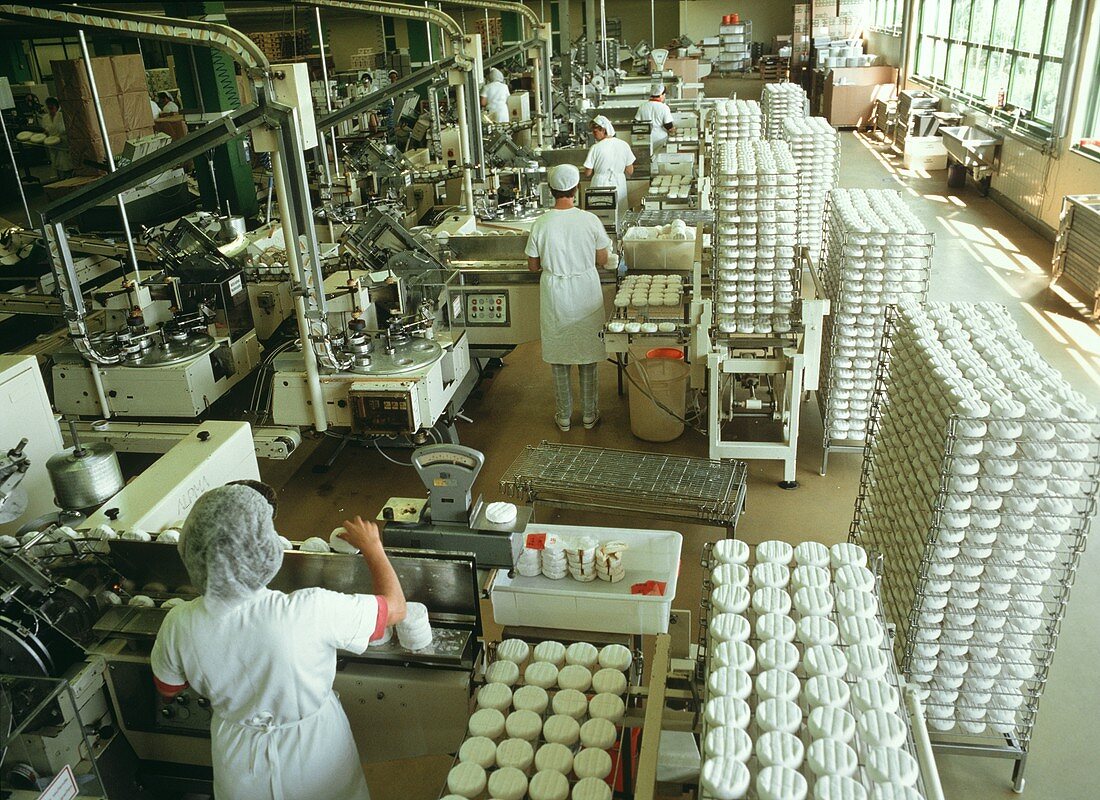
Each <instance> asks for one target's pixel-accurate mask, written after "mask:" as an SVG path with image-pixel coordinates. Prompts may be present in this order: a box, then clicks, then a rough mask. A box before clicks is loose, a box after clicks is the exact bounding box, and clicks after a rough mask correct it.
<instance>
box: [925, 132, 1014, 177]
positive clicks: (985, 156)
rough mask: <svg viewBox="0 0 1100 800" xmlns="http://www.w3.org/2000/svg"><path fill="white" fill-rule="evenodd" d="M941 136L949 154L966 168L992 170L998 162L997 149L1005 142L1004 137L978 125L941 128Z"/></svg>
mask: <svg viewBox="0 0 1100 800" xmlns="http://www.w3.org/2000/svg"><path fill="white" fill-rule="evenodd" d="M940 134H941V135H942V136H943V146H944V147H946V148H947V152H948V154H949V155H951V157H952V158H953V159H954V160H955V161H957V162H958V163H960V164H962V165H963V166H964V167H987V168H989V169H992V168H993V167H994V166H995V165H996V161H997V148H998V147H1000V146H1001V145H1002V144H1004V141H1005V140H1004V137H1003V136H998V135H997V134H995V133H993V132H992V131H988V130H986V129H985V128H982V127H980V126H978V125H958V126H954V127H945V128H940Z"/></svg>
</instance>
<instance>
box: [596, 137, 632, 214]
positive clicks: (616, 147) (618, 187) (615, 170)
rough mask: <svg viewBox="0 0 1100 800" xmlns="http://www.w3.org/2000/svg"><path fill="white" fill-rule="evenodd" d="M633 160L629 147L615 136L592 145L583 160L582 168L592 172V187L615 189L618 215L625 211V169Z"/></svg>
mask: <svg viewBox="0 0 1100 800" xmlns="http://www.w3.org/2000/svg"><path fill="white" fill-rule="evenodd" d="M635 160H636V159H635V158H634V151H633V150H631V149H630V145H629V144H627V143H626V142H624V141H623V140H622V139H619V138H618V137H615V136H608V137H607V138H606V139H602V140H601V141H598V142H596V143H595V144H594V145H592V149H591V150H589V151H588V157H587V158H586V159H585V160H584V168H585V169H590V170H592V186H596V187H600V186H614V187H615V199H616V202H617V205H618V208H619V214H622V213H623V212H624V211H626V168H627V167H629V166H630V165H631V164H633V163H634V161H635Z"/></svg>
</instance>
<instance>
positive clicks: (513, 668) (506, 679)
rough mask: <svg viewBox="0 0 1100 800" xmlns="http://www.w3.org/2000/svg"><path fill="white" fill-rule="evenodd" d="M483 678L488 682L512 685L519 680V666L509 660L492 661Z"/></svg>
mask: <svg viewBox="0 0 1100 800" xmlns="http://www.w3.org/2000/svg"><path fill="white" fill-rule="evenodd" d="M485 680H486V681H488V682H489V683H503V684H504V685H505V686H512V685H514V684H515V682H516V681H518V680H519V667H518V666H517V665H516V664H515V663H513V662H511V661H494V662H493V663H492V664H490V665H489V669H487V670H485Z"/></svg>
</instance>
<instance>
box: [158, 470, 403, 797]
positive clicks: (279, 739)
mask: <svg viewBox="0 0 1100 800" xmlns="http://www.w3.org/2000/svg"><path fill="white" fill-rule="evenodd" d="M344 528H345V529H346V533H345V534H343V537H344V539H346V540H347V541H348V542H349V543H351V544H352V545H354V546H355V547H357V548H358V549H359V551H360V552H361V553H362V554H363V558H364V559H365V560H366V562H367V566H368V568H369V569H370V572H371V576H372V578H373V584H374V591H375V592H377V593H378V594H377V595H363V594H343V593H340V592H331V591H328V590H325V589H302V590H299V591H296V592H291V593H290V594H285V593H283V592H278V591H273V590H271V589H268V588H266V586H267V584H268V582H269V581H271V579H272V578H274V577H275V574H276V573H277V572H278V571H279V567H280V566H281V565H282V560H283V547H282V545H281V544H280V542H279V538H278V536H277V534H276V533H275V527H274V525H273V523H272V506H271V505H270V504H269V503H268V501H267V500H266V499H264V497H263V495H261V494H260V493H259V492H257V491H256V490H255V489H252V488H249V487H248V486H239V485H238V486H221V487H219V488H216V489H212V490H211V491H209V492H207V493H206V494H204V495H203V496H202V497H200V498H199V500H198V502H196V503H195V506H194V508H192V510H191V513H190V514H189V515H188V517H187V521H186V523H185V524H184V526H183V532H182V535H181V537H180V541H179V545H178V547H179V551H180V555H181V557H182V559H183V563H184V566H185V567H186V568H187V572H188V575H189V576H190V578H191V582H192V583H193V584H194V585H195V587H196V588H197V589H198V590H199V591H200V592H201V593H202V594H201V596H200V597H198V598H197V599H195V600H191V601H189V602H187V603H183V604H182V605H179V606H176V607H175V608H173V609H171V610H170V611H169V612H168V615H167V616H166V617H165V618H164V622H163V623H162V624H161V628H160V632H159V633H158V634H157V640H156V643H155V644H154V645H153V652H152V657H151V662H152V668H153V676H154V680H155V682H156V687H157V690H158V691H159V692H160V694H161V695H162V696H164V697H165V698H171V697H174V696H175V695H178V694H179V693H180V692H182V691H184V690H185V689H187V688H188V687H190V688H191V689H193V690H194V692H195V693H196V694H198V695H200V696H202V697H205V698H207V699H208V700H209V701H210V710H211V725H210V736H211V749H212V763H213V770H214V795H215V796H216V797H217V798H218V800H299V799H300V800H307V798H320V797H331V798H340V800H369V798H370V793H369V791H368V790H367V784H366V780H365V779H364V777H363V770H362V767H361V760H360V757H359V753H358V752H357V751H356V747H355V741H354V739H353V738H352V733H351V726H350V725H349V723H348V719H347V716H346V715H345V714H344V710H343V708H342V707H341V706H340V702H339V699H338V698H337V696H336V693H335V692H334V691H333V689H332V683H333V680H334V678H335V676H336V653H337V650H345V651H348V652H352V653H361V652H363V651H365V650H366V649H367V644H368V643H369V642H370V641H371V640H373V639H378V638H381V636H382V635H383V633H384V632H385V629H386V627H387V626H389V625H393V624H395V623H397V622H399V621H401V620H402V619H404V616H405V597H404V594H403V593H402V591H401V586H400V584H399V583H398V580H397V576H396V574H395V573H394V571H393V567H392V566H391V565H390V562H389V560H388V559H387V558H386V554H385V552H384V551H383V550H382V544H381V539H380V537H379V534H378V528H377V526H375V525H374V523H371V522H363V521H362V520H361V519H360V518H359V517H356V518H355V520H354V521H350V522H345V523H344Z"/></svg>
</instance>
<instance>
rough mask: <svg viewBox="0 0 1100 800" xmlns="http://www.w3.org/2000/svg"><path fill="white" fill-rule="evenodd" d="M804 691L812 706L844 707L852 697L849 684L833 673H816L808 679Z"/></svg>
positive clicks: (807, 700) (809, 704)
mask: <svg viewBox="0 0 1100 800" xmlns="http://www.w3.org/2000/svg"><path fill="white" fill-rule="evenodd" d="M803 692H804V694H805V696H806V704H807V705H808V706H810V708H817V707H818V706H835V707H836V708H844V706H846V705H848V700H849V698H850V697H851V690H850V689H849V688H848V684H846V683H845V682H844V681H843V680H841V679H840V678H837V677H834V676H832V675H815V676H814V677H812V678H810V679H809V680H807V681H806V683H805V686H804V688H803Z"/></svg>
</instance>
